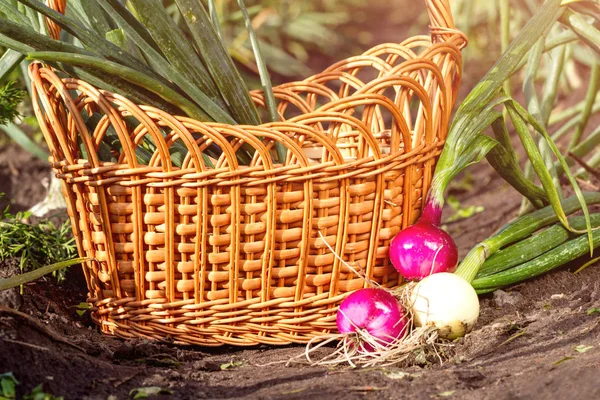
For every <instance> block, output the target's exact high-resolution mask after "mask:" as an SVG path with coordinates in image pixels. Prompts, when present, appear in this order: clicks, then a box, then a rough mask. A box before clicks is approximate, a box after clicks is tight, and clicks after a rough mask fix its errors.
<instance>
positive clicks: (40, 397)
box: [0, 372, 64, 400]
mask: <svg viewBox="0 0 600 400" xmlns="http://www.w3.org/2000/svg"><path fill="white" fill-rule="evenodd" d="M17 385H19V381H17V379H16V378H15V376H14V375H13V373H12V372H6V373H4V374H1V375H0V400H13V399H16V398H17V391H16V387H17ZM63 399H64V397H62V396H54V395H52V394H49V393H46V392H44V389H43V384H40V385H38V386H36V387H35V388H33V389H32V390H31V392H30V393H29V394H26V395H24V396H23V400H63Z"/></svg>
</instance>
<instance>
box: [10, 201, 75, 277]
mask: <svg viewBox="0 0 600 400" xmlns="http://www.w3.org/2000/svg"><path fill="white" fill-rule="evenodd" d="M29 215H30V214H29V213H27V212H19V213H16V214H12V213H10V212H9V209H8V207H7V208H6V209H5V210H4V211H3V212H2V214H1V218H0V261H3V260H5V259H7V258H11V257H19V258H20V268H21V270H23V271H27V270H34V269H38V268H40V267H42V266H44V265H47V264H54V263H57V262H60V261H64V260H68V259H71V258H73V257H75V256H76V255H77V248H76V246H75V239H74V238H73V237H72V235H71V229H70V224H69V221H65V222H64V223H63V224H62V225H60V226H56V225H55V224H54V223H53V222H52V221H50V220H48V219H45V220H41V221H39V222H38V223H36V224H27V223H25V222H23V221H24V220H26V219H27V218H28V217H29ZM65 273H66V272H65V270H59V271H57V272H56V273H55V274H54V275H55V276H56V278H57V279H58V280H59V281H61V280H63V279H64V276H65Z"/></svg>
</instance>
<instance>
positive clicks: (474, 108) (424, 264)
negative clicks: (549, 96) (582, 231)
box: [389, 0, 566, 282]
mask: <svg viewBox="0 0 600 400" xmlns="http://www.w3.org/2000/svg"><path fill="white" fill-rule="evenodd" d="M560 3H561V2H560V0H549V1H547V2H546V3H545V4H544V5H543V6H542V7H541V9H540V10H539V12H538V13H537V14H536V15H535V16H534V17H533V18H532V19H531V20H530V21H529V22H528V23H527V24H526V25H525V27H524V28H523V30H522V31H521V32H520V33H519V35H518V36H517V37H516V38H515V40H514V41H513V42H512V43H511V44H510V45H509V46H508V48H507V49H506V51H505V52H504V53H503V55H502V56H501V57H500V59H499V60H498V61H497V62H496V64H494V66H493V67H492V68H491V69H490V70H489V71H488V73H487V74H486V75H485V76H484V77H483V79H482V80H481V81H480V82H479V83H478V84H477V85H476V86H475V88H474V89H473V90H472V91H471V93H470V94H469V95H468V96H467V98H466V99H465V101H464V102H463V103H462V104H461V106H460V107H459V109H458V110H457V112H456V115H455V117H454V119H453V122H452V125H451V126H450V130H449V133H448V136H447V138H446V143H445V145H444V149H443V150H442V153H441V154H440V157H439V160H438V162H437V166H436V169H435V172H434V176H433V180H432V183H431V188H430V190H429V193H428V195H427V198H426V200H425V204H424V206H423V211H422V214H421V217H420V218H419V220H418V221H417V222H416V223H415V224H414V225H412V226H410V227H408V228H406V229H403V230H402V231H400V233H398V234H397V235H396V236H394V238H393V239H392V241H391V243H390V252H389V256H390V261H391V262H392V264H393V265H394V267H395V268H396V269H397V270H398V271H399V272H400V273H401V274H402V276H404V277H405V278H407V279H417V280H418V279H422V278H423V277H424V276H427V275H430V274H433V273H437V272H453V271H454V270H455V269H456V266H457V261H458V251H457V248H456V244H455V243H454V241H453V240H452V238H451V237H449V235H448V234H447V233H446V232H445V231H443V230H442V229H441V219H442V210H443V206H444V193H445V191H446V188H447V187H448V185H449V183H450V182H451V181H452V180H453V179H454V178H455V177H456V176H457V175H458V174H459V173H460V172H461V171H463V170H464V169H465V168H466V167H468V166H469V165H471V164H474V163H477V162H479V161H480V160H482V159H483V157H485V156H486V155H487V154H488V153H489V152H490V151H491V150H492V149H493V148H494V147H495V146H497V145H498V143H499V142H501V143H502V144H506V143H508V142H507V141H506V140H505V138H500V139H499V141H497V140H495V139H493V138H491V137H489V136H487V135H485V134H483V131H484V130H485V129H487V128H488V127H489V126H490V125H492V124H496V125H497V124H498V121H502V120H503V114H502V113H501V112H500V111H498V110H497V108H498V107H502V106H503V107H507V108H515V109H516V110H517V111H518V112H517V111H515V112H513V114H514V116H511V118H512V119H513V122H514V119H516V118H517V115H518V117H519V118H520V119H523V120H524V121H525V120H526V121H527V122H528V123H530V124H532V123H533V122H532V121H531V120H530V119H529V118H528V119H526V118H527V116H523V115H521V113H522V111H523V110H521V109H520V108H518V107H517V106H516V105H514V104H513V103H514V100H512V98H510V97H509V96H507V95H506V94H504V91H503V90H502V87H503V85H504V83H505V82H506V80H507V79H508V78H509V77H510V76H511V75H512V74H513V73H514V72H515V70H516V68H517V66H518V65H519V62H520V61H521V59H523V57H524V56H525V55H526V54H527V53H528V52H529V51H530V49H531V48H532V47H533V45H534V44H535V43H536V42H537V41H538V40H539V38H541V37H543V35H544V32H546V31H547V30H548V29H549V28H550V27H551V26H552V25H553V24H554V23H555V22H556V20H557V19H558V18H559V17H560V15H561V14H562V13H563V12H564V8H562V7H561V6H560ZM522 124H523V125H524V124H525V122H522ZM526 143H528V144H529V143H531V141H527V142H526ZM509 148H510V147H509ZM532 154H533V155H534V156H537V153H533V152H532ZM506 155H507V157H508V156H511V157H512V155H511V154H510V153H506ZM528 155H529V153H528ZM507 162H508V164H510V165H511V166H512V173H513V174H514V175H515V177H516V178H515V179H514V181H515V182H518V181H523V178H522V176H517V174H516V173H515V171H516V170H517V169H518V164H517V163H516V162H511V161H510V160H509V161H507ZM541 172H542V171H538V169H536V173H538V174H540V173H541ZM521 175H522V174H521ZM540 179H541V178H540ZM541 180H542V182H543V183H545V180H544V179H541ZM524 187H525V189H527V190H529V189H528V188H529V186H528V185H525V186H524ZM548 190H549V189H548V185H547V184H545V185H544V191H545V192H548ZM554 190H556V189H554ZM536 192H537V193H535V194H536V196H537V197H538V199H539V200H540V201H547V200H546V198H545V196H543V195H541V194H540V193H541V192H540V190H539V189H538V190H537V191H536ZM548 197H549V198H548V200H550V202H551V203H552V201H554V203H556V202H558V199H559V197H558V196H556V195H554V196H552V197H550V196H548ZM540 205H543V203H540ZM553 205H554V206H555V208H556V205H555V204H553ZM560 211H562V210H560ZM562 220H564V221H565V222H566V217H564V218H563V219H562ZM562 220H561V221H562ZM417 241H420V242H427V243H428V245H427V246H421V245H418V244H417ZM463 277H464V276H463ZM471 280H472V278H471V279H468V281H469V282H470V281H471Z"/></svg>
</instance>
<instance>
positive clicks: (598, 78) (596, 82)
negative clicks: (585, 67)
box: [568, 62, 600, 150]
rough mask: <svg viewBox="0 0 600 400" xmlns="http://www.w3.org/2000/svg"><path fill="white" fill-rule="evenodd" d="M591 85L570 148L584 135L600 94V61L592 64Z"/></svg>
mask: <svg viewBox="0 0 600 400" xmlns="http://www.w3.org/2000/svg"><path fill="white" fill-rule="evenodd" d="M589 82H590V86H589V87H588V90H587V93H586V95H585V100H584V103H583V104H584V106H583V110H582V111H581V115H580V120H579V124H577V129H576V130H575V133H574V134H573V136H571V141H570V142H569V147H568V148H569V150H572V149H573V148H574V147H575V146H577V144H578V143H579V141H580V140H581V136H583V131H584V130H585V127H586V125H587V123H588V121H589V119H590V114H591V111H592V106H593V105H594V102H595V101H596V97H597V95H598V86H600V63H598V62H596V63H595V64H594V65H593V66H592V71H591V72H590V79H589Z"/></svg>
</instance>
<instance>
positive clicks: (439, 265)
mask: <svg viewBox="0 0 600 400" xmlns="http://www.w3.org/2000/svg"><path fill="white" fill-rule="evenodd" d="M441 218H442V210H441V207H436V206H435V204H433V203H432V202H427V204H426V206H425V208H424V209H423V214H422V216H421V218H419V220H418V221H417V223H415V224H414V225H412V226H409V227H408V228H406V229H403V230H401V231H400V232H399V233H398V234H397V235H396V236H394V238H393V239H392V242H391V243H390V253H389V255H390V260H391V262H392V264H393V265H394V267H395V268H396V269H397V270H398V272H400V274H401V275H402V276H403V277H404V278H406V279H409V280H421V279H423V278H424V277H426V276H429V275H431V274H434V273H438V272H453V271H454V270H455V269H456V265H457V262H458V250H457V248H456V244H455V243H454V240H452V237H451V236H450V235H449V234H448V233H447V232H446V231H444V230H443V229H441V228H440V227H439V226H440V223H441Z"/></svg>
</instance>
